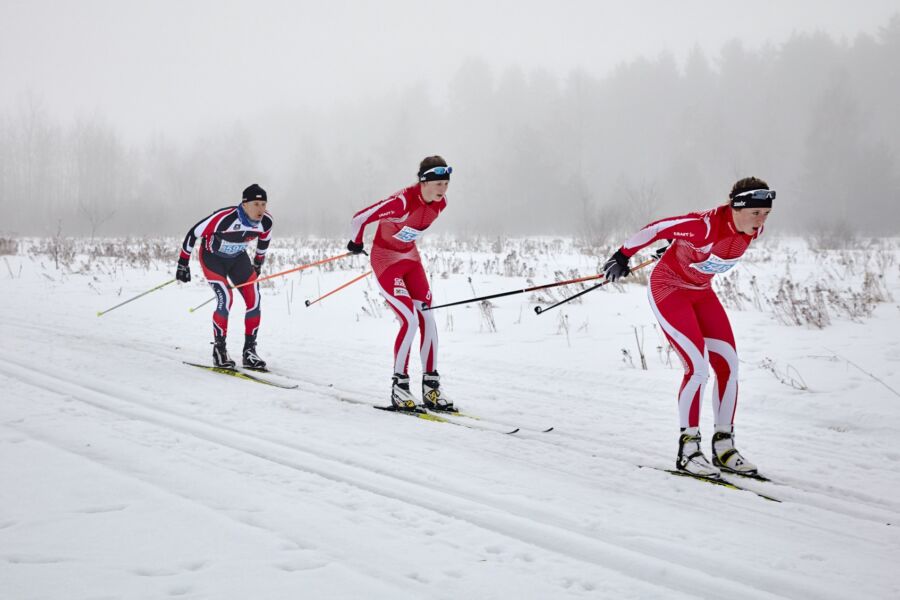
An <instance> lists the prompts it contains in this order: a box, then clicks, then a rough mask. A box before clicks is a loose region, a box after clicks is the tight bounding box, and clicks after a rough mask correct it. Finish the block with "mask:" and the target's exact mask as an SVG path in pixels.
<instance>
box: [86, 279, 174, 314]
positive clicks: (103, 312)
mask: <svg viewBox="0 0 900 600" xmlns="http://www.w3.org/2000/svg"><path fill="white" fill-rule="evenodd" d="M175 281H177V280H175V279H170V280H169V281H167V282H165V283H161V284H159V285H158V286H156V287H155V288H153V289H152V290H147V291H146V292H144V293H142V294H138V295H137V296H135V297H134V298H129V299H128V300H126V301H125V302H120V303H119V304H116V305H115V306H113V307H112V308H107V309H106V310H101V311H100V312H98V313H97V316H98V317H100V316H103V315H105V314H106V313H108V312H110V311H112V310H116V309H117V308H119V307H120V306H124V305H126V304H128V303H129V302H132V301H133V300H137V299H138V298H140V297H141V296H146V295H147V294H149V293H150V292H155V291H156V290H158V289H160V288H164V287H166V286H167V285H169V284H170V283H175Z"/></svg>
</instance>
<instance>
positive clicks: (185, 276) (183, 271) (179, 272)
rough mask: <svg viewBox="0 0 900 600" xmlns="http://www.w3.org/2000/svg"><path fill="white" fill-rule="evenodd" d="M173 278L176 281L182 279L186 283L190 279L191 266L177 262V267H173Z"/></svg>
mask: <svg viewBox="0 0 900 600" xmlns="http://www.w3.org/2000/svg"><path fill="white" fill-rule="evenodd" d="M175 279H177V280H178V281H183V282H184V283H188V282H189V281H190V280H191V267H190V265H183V264H181V263H178V268H177V269H175Z"/></svg>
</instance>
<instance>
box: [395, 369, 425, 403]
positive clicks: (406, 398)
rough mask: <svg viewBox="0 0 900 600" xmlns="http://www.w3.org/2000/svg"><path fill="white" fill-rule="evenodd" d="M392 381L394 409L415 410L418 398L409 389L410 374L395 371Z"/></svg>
mask: <svg viewBox="0 0 900 600" xmlns="http://www.w3.org/2000/svg"><path fill="white" fill-rule="evenodd" d="M391 381H392V385H391V405H392V406H393V407H394V410H405V411H410V412H415V411H416V398H415V396H413V395H412V394H411V393H410V391H409V375H406V374H404V373H394V376H393V378H392V380H391ZM420 410H421V409H420Z"/></svg>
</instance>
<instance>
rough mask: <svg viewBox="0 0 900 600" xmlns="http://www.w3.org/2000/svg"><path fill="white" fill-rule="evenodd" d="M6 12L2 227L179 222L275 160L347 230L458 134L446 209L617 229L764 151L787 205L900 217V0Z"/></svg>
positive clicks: (895, 220) (5, 6)
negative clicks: (351, 220)
mask: <svg viewBox="0 0 900 600" xmlns="http://www.w3.org/2000/svg"><path fill="white" fill-rule="evenodd" d="M0 25H2V35H0V82H2V83H0V211H2V212H3V213H4V214H7V215H8V216H7V218H6V219H5V220H4V224H3V226H2V229H0V234H14V235H15V234H40V235H53V234H56V233H61V232H64V233H65V234H67V235H83V234H89V235H91V236H94V235H115V234H128V235H148V234H163V235H173V236H181V235H183V232H184V230H186V228H187V227H188V226H189V225H190V224H193V223H194V222H196V221H198V220H200V219H201V218H202V217H203V216H205V215H207V214H209V212H210V211H211V210H213V209H214V208H217V207H221V206H226V205H229V204H235V203H237V201H238V200H239V197H240V196H239V193H240V190H241V189H243V188H244V187H245V186H246V185H248V184H249V183H251V182H259V183H261V184H262V185H263V187H265V188H266V189H267V190H268V192H269V200H270V203H269V206H270V210H271V211H272V212H273V213H274V214H276V215H277V219H276V220H277V227H278V229H279V232H280V233H279V235H282V234H284V235H288V234H298V233H303V234H312V235H344V234H345V231H346V229H347V223H348V221H349V217H350V215H352V214H353V213H354V212H356V211H357V210H359V209H361V208H362V207H364V206H367V205H370V204H372V203H373V202H376V201H377V200H380V199H382V198H385V197H387V196H388V195H390V194H391V193H393V192H395V191H396V190H398V189H400V188H401V187H403V186H406V185H409V184H411V183H413V180H414V175H415V169H416V166H417V165H418V162H419V160H420V159H421V158H422V157H423V156H426V155H430V154H435V153H439V154H442V155H444V156H446V157H447V158H448V160H449V161H450V163H451V164H452V165H453V166H454V173H455V174H454V181H453V185H452V187H451V190H450V200H451V208H452V210H447V211H446V216H442V218H441V227H440V231H441V232H444V233H451V234H461V235H467V234H488V235H493V234H497V233H499V234H501V235H526V234H536V233H537V234H544V233H552V234H563V235H580V236H584V238H585V239H590V240H602V239H605V238H607V239H608V238H610V237H615V236H618V235H621V234H623V233H627V232H628V230H629V228H633V227H637V226H640V225H643V224H645V223H647V222H649V221H650V220H655V219H656V218H660V217H662V216H667V215H676V214H683V213H684V212H688V211H692V210H702V209H705V208H709V207H710V206H713V205H715V204H717V203H721V202H722V201H723V200H724V198H725V197H726V196H727V191H728V190H729V189H730V186H731V184H732V182H733V181H735V180H736V179H738V178H740V177H745V176H748V175H757V176H762V177H763V178H764V179H768V180H769V181H770V183H771V184H772V185H773V186H774V187H775V188H776V189H777V190H779V196H778V198H779V204H778V210H777V219H776V221H775V222H776V223H777V224H778V226H779V227H780V228H781V231H785V232H788V231H791V230H793V231H798V232H804V231H805V232H809V231H813V230H814V231H818V232H819V233H818V234H817V235H819V236H820V237H822V238H834V237H836V236H837V237H845V236H846V235H848V234H850V233H853V232H865V233H867V234H875V235H897V234H900V217H898V216H897V215H896V211H895V210H893V208H892V207H894V206H895V205H896V202H897V201H898V199H900V113H898V111H897V110H896V106H898V105H900V71H898V69H897V64H898V62H900V0H893V1H886V0H867V1H866V2H862V3H856V4H852V5H851V4H850V3H848V2H845V1H838V0H827V1H813V0H794V1H790V2H787V1H785V2H779V1H766V2H754V3H752V4H748V3H738V2H725V1H699V0H688V1H678V2H675V1H669V0H656V1H649V0H644V1H636V2H627V3H625V2H620V3H612V2H587V1H585V2H582V1H574V0H573V1H570V2H558V3H554V4H552V5H551V3H549V2H545V1H544V2H511V1H506V0H503V1H498V2H484V3H482V2H474V1H470V0H465V1H461V2H454V3H452V4H447V5H434V6H432V5H428V4H425V3H422V2H415V1H412V0H397V1H393V2H362V1H351V0H338V1H334V2H325V1H321V2H316V3H307V2H301V3H296V2H287V1H280V0H279V1H274V0H273V1H258V2H213V1H208V0H196V1H185V2H170V1H161V2H143V1H142V2H138V1H132V0H122V1H116V2H112V1H109V2H100V1H97V0H80V1H72V2H68V1H65V2H64V1H59V2H46V1H40V0H37V1H36V0H28V1H20V0H0ZM18 206H27V207H28V208H29V210H28V211H21V210H17V209H16V208H15V207H18Z"/></svg>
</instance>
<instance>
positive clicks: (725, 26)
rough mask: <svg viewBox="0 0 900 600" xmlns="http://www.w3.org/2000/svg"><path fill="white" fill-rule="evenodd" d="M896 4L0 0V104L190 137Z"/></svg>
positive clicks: (751, 38)
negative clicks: (502, 72)
mask: <svg viewBox="0 0 900 600" xmlns="http://www.w3.org/2000/svg"><path fill="white" fill-rule="evenodd" d="M896 12H900V2H898V1H897V0H866V1H865V2H853V3H851V2H847V1H845V0H792V1H789V2H786V1H780V0H767V1H757V2H753V3H747V2H730V1H711V0H707V1H702V0H679V1H677V2H673V1H670V0H655V1H648V0H643V1H629V2H599V1H596V0H593V1H591V0H586V1H580V0H578V1H575V0H572V1H562V2H553V3H551V2H546V1H545V0H538V1H533V0H529V1H509V0H500V1H479V0H474V1H473V0H462V1H456V2H452V3H446V4H429V3H424V2H421V1H417V0H392V1H386V2H375V1H371V2H370V1H364V0H333V1H327V2H326V1H323V0H317V1H315V2H308V1H301V2H296V1H289V0H283V1H282V0H277V1H276V0H263V1H259V0H255V1H237V2H234V1H232V2H221V1H218V0H187V1H172V0H159V1H153V2H147V1H145V0H109V1H98V0H78V1H73V2H68V1H62V0H59V1H56V2H49V1H46V0H0V23H2V31H3V35H0V74H2V79H0V81H2V85H0V109H3V108H7V107H9V106H12V105H14V104H15V103H16V102H17V100H18V99H19V98H21V96H22V94H23V93H24V92H31V93H34V94H36V95H37V96H38V97H40V98H41V99H42V101H43V102H44V103H45V105H46V106H47V107H48V108H49V109H50V111H51V112H52V113H53V114H56V115H59V116H60V117H61V118H64V119H70V118H74V117H76V116H78V115H84V114H89V115H96V114H100V115H103V116H104V117H106V118H107V119H108V120H109V121H110V122H111V124H112V125H114V126H115V127H116V128H118V129H119V130H120V131H121V132H122V133H123V134H125V135H126V136H128V137H129V138H131V139H135V138H143V137H146V136H148V135H149V134H151V133H163V134H164V135H166V136H167V137H170V138H173V139H180V140H184V139H189V138H190V137H192V136H194V135H197V134H198V133H199V132H202V131H204V130H205V129H206V128H209V127H211V126H214V125H216V124H218V123H230V122H233V121H235V120H248V121H250V122H252V121H253V120H254V119H256V118H258V117H259V116H260V115H261V114H263V113H266V112H269V111H273V110H275V111H278V110H296V109H298V108H299V109H303V108H311V109H322V108H325V107H329V106H334V105H342V104H350V105H355V104H358V103H360V102H364V100H365V98H367V97H371V96H373V95H382V94H385V93H388V92H389V91H390V90H392V89H397V88H401V87H406V86H410V85H413V84H415V83H417V82H421V83H422V84H423V85H425V86H426V89H427V90H428V93H429V94H430V95H431V97H432V98H433V99H434V101H435V102H437V103H438V104H441V103H444V102H446V98H447V84H448V80H449V79H450V77H451V75H452V74H453V73H454V72H455V70H456V69H458V68H459V66H460V65H461V64H462V63H463V61H464V60H466V59H471V58H475V59H481V60H483V61H485V62H487V63H488V64H490V65H492V66H495V67H497V68H506V67H510V66H517V67H520V68H522V69H525V70H526V71H531V70H534V69H546V70H547V71H548V72H549V73H551V74H553V75H556V76H559V77H564V76H565V75H566V74H567V73H569V72H571V71H573V70H577V69H581V70H583V71H584V72H586V73H588V74H590V75H593V76H597V77H601V76H603V75H605V74H606V73H608V72H609V71H610V70H611V69H613V68H614V67H615V65H617V64H618V63H620V62H622V61H627V60H632V59H634V58H636V57H638V56H647V57H650V58H655V57H657V56H658V55H659V54H660V53H662V52H670V53H671V54H672V55H673V56H674V57H675V58H676V60H679V61H683V60H684V58H685V56H686V55H687V53H688V52H689V50H690V49H691V48H692V47H694V46H695V45H696V46H699V47H700V48H701V49H703V50H704V51H705V52H706V53H707V55H710V56H715V55H716V53H717V52H718V51H719V50H720V48H721V46H722V45H723V44H724V43H725V42H727V41H728V40H732V39H739V40H741V42H742V43H743V44H744V46H745V47H746V48H748V49H749V50H755V49H758V48H760V47H762V46H764V45H766V44H777V43H778V42H780V41H783V40H784V39H786V38H787V37H789V36H790V35H791V34H792V33H793V32H814V31H817V30H820V31H823V32H825V33H828V34H830V35H831V36H832V37H835V38H838V39H840V38H841V37H846V38H848V39H852V38H853V37H854V36H856V35H858V34H859V33H860V32H867V33H873V32H874V31H875V30H877V28H878V27H879V26H882V25H884V23H885V22H886V21H887V19H888V18H889V17H890V15H892V14H894V13H896Z"/></svg>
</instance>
